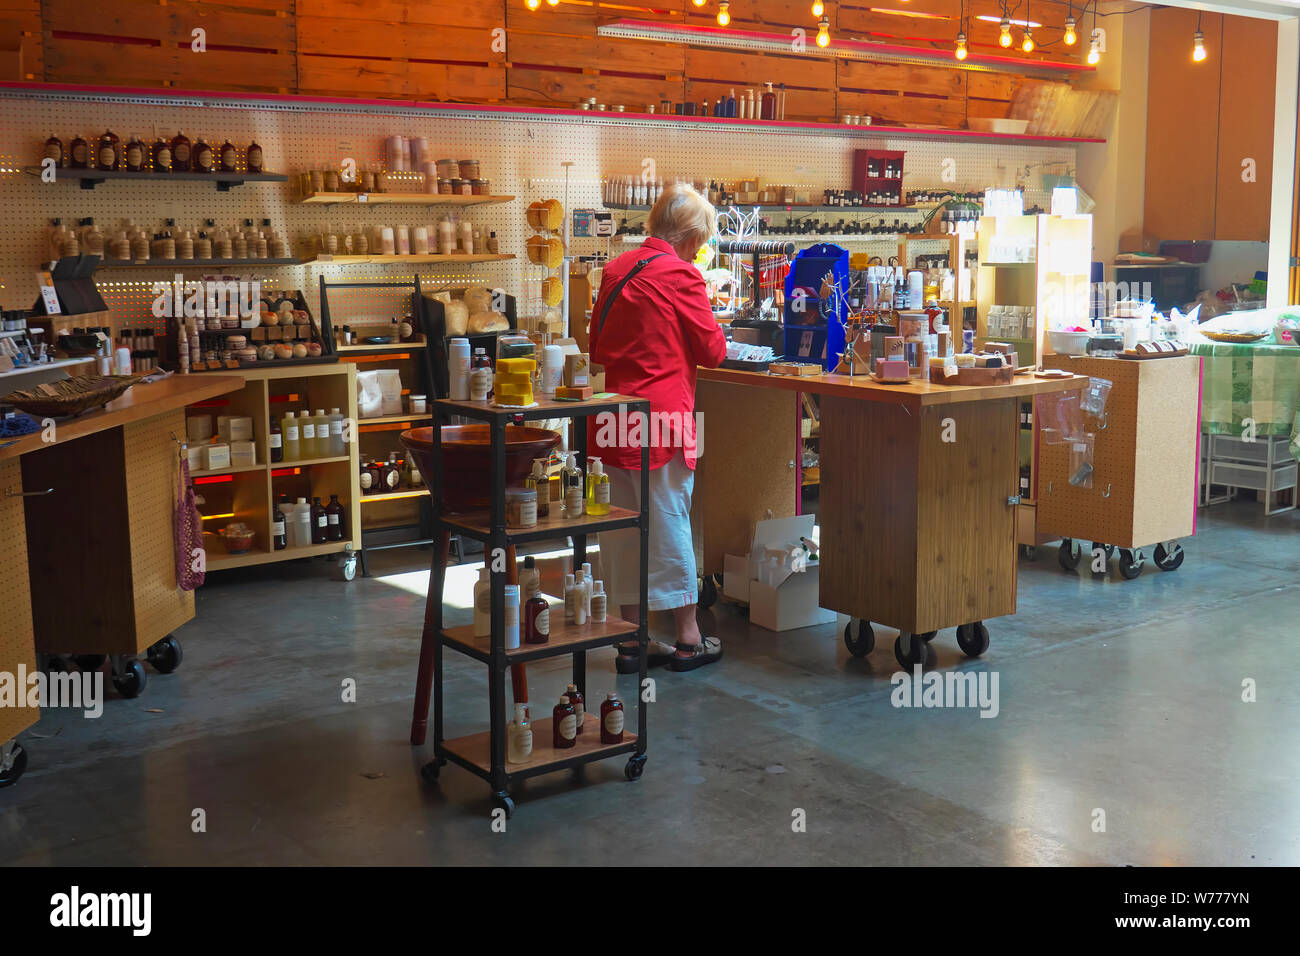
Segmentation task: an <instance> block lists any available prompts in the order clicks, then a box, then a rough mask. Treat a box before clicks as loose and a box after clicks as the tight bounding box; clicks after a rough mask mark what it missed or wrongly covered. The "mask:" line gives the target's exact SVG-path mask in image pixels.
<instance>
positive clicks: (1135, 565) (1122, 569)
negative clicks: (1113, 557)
mask: <svg viewBox="0 0 1300 956" xmlns="http://www.w3.org/2000/svg"><path fill="white" fill-rule="evenodd" d="M1146 566H1147V559H1146V555H1144V554H1143V553H1142V552H1141V551H1130V550H1128V548H1120V549H1119V573H1120V575H1121V576H1123V578H1124V580H1126V581H1132V580H1133V579H1134V578H1135V577H1137V576H1138V575H1139V574H1141V573H1142V570H1143V568H1145V567H1146Z"/></svg>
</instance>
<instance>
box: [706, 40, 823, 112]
mask: <svg viewBox="0 0 1300 956" xmlns="http://www.w3.org/2000/svg"><path fill="white" fill-rule="evenodd" d="M686 77H687V81H686V99H687V100H688V101H691V102H700V101H702V100H706V99H707V100H709V101H710V102H716V101H717V100H718V98H719V97H721V96H726V95H728V94H729V93H730V91H731V90H732V89H734V90H735V91H736V93H737V95H739V94H740V93H742V92H743V91H744V90H746V89H751V88H752V89H755V90H758V91H760V92H761V91H762V89H763V84H764V83H768V82H770V83H772V84H773V85H774V86H779V85H780V84H782V83H784V84H785V88H786V94H787V95H786V111H785V112H786V118H787V119H790V120H830V119H831V118H832V117H834V116H835V61H833V60H824V59H819V58H817V57H799V56H782V55H778V54H772V53H748V52H745V53H738V52H729V51H720V50H716V49H713V48H709V47H687V49H686Z"/></svg>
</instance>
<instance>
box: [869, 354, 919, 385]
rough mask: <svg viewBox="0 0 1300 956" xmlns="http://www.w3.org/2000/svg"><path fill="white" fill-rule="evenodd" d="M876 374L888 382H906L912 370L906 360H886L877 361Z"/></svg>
mask: <svg viewBox="0 0 1300 956" xmlns="http://www.w3.org/2000/svg"><path fill="white" fill-rule="evenodd" d="M876 374H877V375H878V376H879V377H880V378H882V379H883V380H885V381H886V382H906V381H907V380H908V379H909V378H910V376H911V374H912V370H911V366H909V365H908V364H907V361H906V360H905V359H884V360H877V362H876Z"/></svg>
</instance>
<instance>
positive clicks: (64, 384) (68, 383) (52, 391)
mask: <svg viewBox="0 0 1300 956" xmlns="http://www.w3.org/2000/svg"><path fill="white" fill-rule="evenodd" d="M143 377H144V376H142V375H78V376H74V377H73V378H65V379H63V380H62V381H58V382H47V383H45V384H43V385H35V386H33V387H32V388H23V389H19V390H17V391H14V392H10V393H9V394H8V395H5V396H4V397H2V398H0V402H4V403H5V404H8V405H13V406H14V407H16V408H21V409H22V410H23V411H25V412H27V414H29V415H35V416H37V417H40V418H67V417H70V416H72V415H80V414H82V413H83V412H88V411H93V410H94V409H97V408H101V407H103V406H104V405H106V404H108V403H109V402H111V401H112V400H113V399H115V398H117V397H118V396H120V395H121V394H122V393H123V392H125V391H126V390H127V389H128V388H130V387H131V386H132V385H134V384H135V383H136V382H138V381H140V379H141V378H143Z"/></svg>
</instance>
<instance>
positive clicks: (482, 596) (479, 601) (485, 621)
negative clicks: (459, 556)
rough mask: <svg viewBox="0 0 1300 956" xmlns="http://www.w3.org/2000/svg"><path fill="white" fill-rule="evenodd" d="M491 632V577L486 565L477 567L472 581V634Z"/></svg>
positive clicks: (477, 635) (476, 635)
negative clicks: (477, 570) (474, 579)
mask: <svg viewBox="0 0 1300 956" xmlns="http://www.w3.org/2000/svg"><path fill="white" fill-rule="evenodd" d="M491 633H492V579H491V578H489V577H488V569H487V568H486V567H483V568H479V572H478V580H477V581H475V582H474V636H475V637H487V636H488V635H489V634H491Z"/></svg>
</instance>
